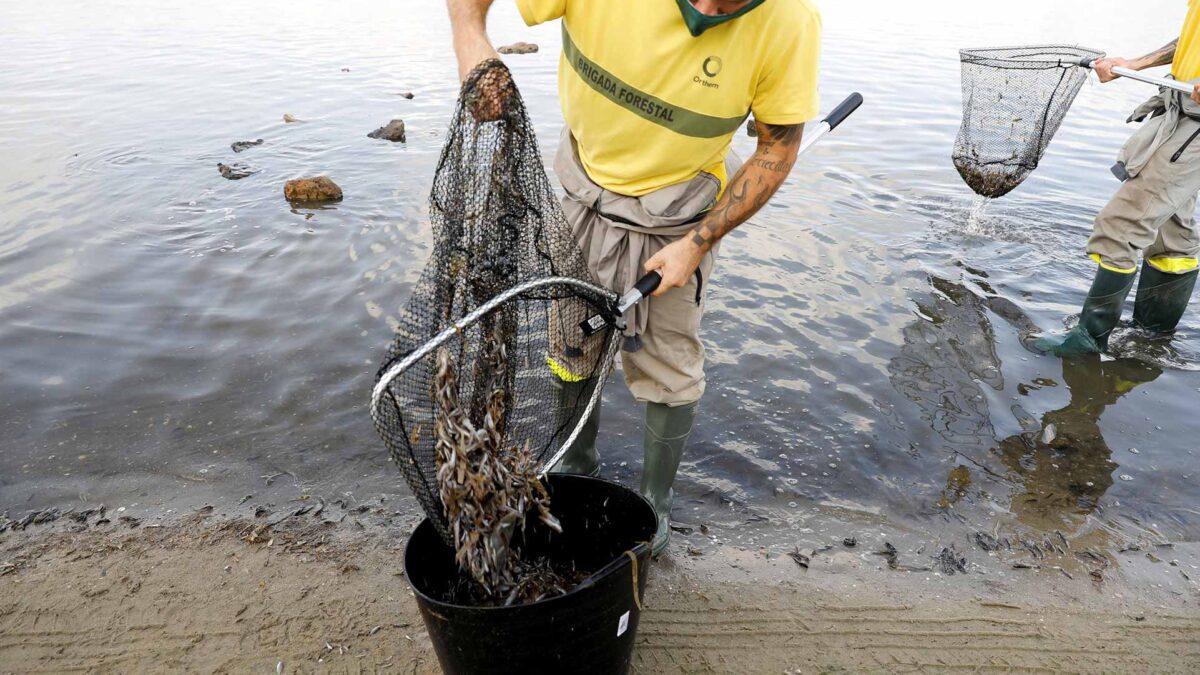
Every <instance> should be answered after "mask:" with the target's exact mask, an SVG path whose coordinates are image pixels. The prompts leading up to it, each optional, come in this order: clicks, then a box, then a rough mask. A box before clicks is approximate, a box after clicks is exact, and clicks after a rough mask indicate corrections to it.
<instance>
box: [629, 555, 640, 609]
mask: <svg viewBox="0 0 1200 675" xmlns="http://www.w3.org/2000/svg"><path fill="white" fill-rule="evenodd" d="M625 555H627V556H629V562H630V563H632V565H633V566H632V570H633V575H632V578H633V604H635V605H637V608H638V611H639V612H640V611H642V599H641V598H640V597H639V596H638V578H637V555H636V554H634V552H633V551H625Z"/></svg>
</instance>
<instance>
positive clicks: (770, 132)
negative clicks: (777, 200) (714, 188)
mask: <svg viewBox="0 0 1200 675" xmlns="http://www.w3.org/2000/svg"><path fill="white" fill-rule="evenodd" d="M755 125H756V126H757V128H758V148H757V149H755V151H754V154H753V155H751V156H750V159H749V160H747V161H746V163H745V164H743V165H742V168H740V169H738V172H737V173H736V174H734V176H733V179H732V180H730V181H729V186H728V187H726V188H725V194H723V195H721V199H720V200H718V201H717V204H716V206H714V207H713V208H712V209H711V210H710V211H709V212H708V214H707V215H706V216H705V217H704V220H702V221H700V224H699V225H697V226H696V229H694V230H692V233H691V235H692V243H694V244H695V245H696V246H698V247H700V249H701V250H702V251H704V252H707V251H708V250H709V249H711V248H712V247H713V245H714V244H715V243H717V240H719V239H720V238H721V237H724V236H725V235H726V234H729V232H731V231H732V230H733V229H734V228H735V227H737V226H738V225H741V224H742V223H744V222H746V221H747V220H749V219H750V217H751V216H753V215H754V214H755V213H757V212H758V210H759V209H761V208H762V207H763V205H765V204H766V203H767V201H768V200H769V199H771V196H772V195H774V194H775V192H776V191H777V190H778V189H779V186H780V185H782V184H783V181H784V179H785V178H787V176H788V173H790V172H791V170H792V166H793V165H794V164H795V163H796V155H797V153H798V152H799V151H800V139H801V137H802V136H803V135H804V125H803V124H785V125H775V124H763V123H762V122H759V121H757V120H755Z"/></svg>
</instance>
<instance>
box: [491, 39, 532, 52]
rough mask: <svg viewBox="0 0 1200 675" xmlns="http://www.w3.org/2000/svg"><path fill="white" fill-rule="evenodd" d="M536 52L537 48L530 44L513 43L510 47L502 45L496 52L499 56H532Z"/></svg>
mask: <svg viewBox="0 0 1200 675" xmlns="http://www.w3.org/2000/svg"><path fill="white" fill-rule="evenodd" d="M537 50H538V46H537V45H535V44H533V43H532V42H514V43H513V44H511V45H504V46H503V47H501V48H499V49H497V50H496V51H498V52H500V53H501V54H533V53H535V52H537Z"/></svg>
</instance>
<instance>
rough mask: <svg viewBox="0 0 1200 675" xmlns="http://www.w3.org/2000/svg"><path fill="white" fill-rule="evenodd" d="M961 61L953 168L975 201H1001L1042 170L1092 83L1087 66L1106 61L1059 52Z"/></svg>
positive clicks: (1081, 52) (976, 55)
mask: <svg viewBox="0 0 1200 675" xmlns="http://www.w3.org/2000/svg"><path fill="white" fill-rule="evenodd" d="M959 54H960V58H961V61H962V99H963V117H962V126H961V127H959V130H958V138H957V139H956V140H955V141H954V166H955V168H957V169H958V173H959V175H961V176H962V178H963V180H964V181H965V182H966V183H967V185H968V186H970V187H971V189H972V190H974V191H975V192H976V193H978V194H980V195H983V196H985V197H1001V196H1003V195H1005V194H1008V192H1010V191H1011V190H1012V189H1013V188H1015V187H1017V186H1018V185H1020V184H1021V181H1023V180H1025V177H1026V176H1028V175H1029V174H1030V172H1032V171H1033V170H1034V169H1036V168H1037V165H1038V161H1040V160H1041V158H1042V154H1043V153H1044V152H1045V151H1046V146H1047V145H1049V144H1050V139H1051V138H1053V137H1054V134H1055V132H1057V131H1058V127H1059V125H1060V124H1062V121H1063V117H1064V116H1065V115H1066V114H1067V109H1068V108H1070V107H1071V103H1072V101H1074V100H1075V96H1076V95H1077V94H1078V93H1079V89H1080V87H1082V86H1083V83H1084V82H1085V81H1086V80H1087V76H1088V69H1087V68H1085V67H1082V66H1081V65H1080V63H1081V61H1084V60H1087V61H1092V60H1095V59H1097V58H1100V57H1101V56H1103V55H1104V54H1103V53H1102V52H1098V51H1095V50H1091V49H1083V48H1080V47H1070V46H1060V45H1041V46H1033V47H1007V48H1001V49H964V50H962V51H961V52H959Z"/></svg>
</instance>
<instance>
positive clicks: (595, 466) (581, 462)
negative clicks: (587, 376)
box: [550, 380, 600, 477]
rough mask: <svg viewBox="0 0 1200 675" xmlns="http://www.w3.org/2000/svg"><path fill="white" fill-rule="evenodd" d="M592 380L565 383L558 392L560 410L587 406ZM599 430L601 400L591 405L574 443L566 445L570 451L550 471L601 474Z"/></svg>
mask: <svg viewBox="0 0 1200 675" xmlns="http://www.w3.org/2000/svg"><path fill="white" fill-rule="evenodd" d="M593 384H594V381H593V380H580V381H579V382H562V387H561V388H560V389H559V391H558V405H559V409H560V410H580V411H582V408H583V407H584V406H586V405H587V397H589V396H591V395H592V385H593ZM599 431H600V401H596V406H595V407H593V408H592V414H591V415H588V418H587V421H586V422H584V423H583V428H582V429H580V430H579V435H578V436H576V437H575V442H574V443H572V444H571V447H570V448H567V453H566V454H565V455H563V457H562V459H560V460H558V464H555V465H554V466H553V467H552V468H551V469H550V471H551V472H552V473H574V474H580V475H583V476H593V477H595V476H599V475H600V453H599V452H597V450H596V435H597V433H598V432H599Z"/></svg>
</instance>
